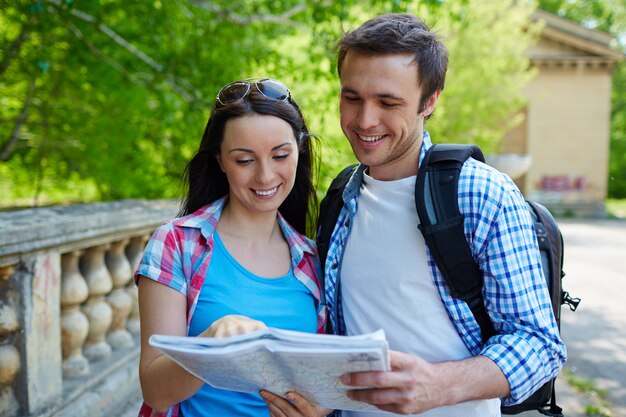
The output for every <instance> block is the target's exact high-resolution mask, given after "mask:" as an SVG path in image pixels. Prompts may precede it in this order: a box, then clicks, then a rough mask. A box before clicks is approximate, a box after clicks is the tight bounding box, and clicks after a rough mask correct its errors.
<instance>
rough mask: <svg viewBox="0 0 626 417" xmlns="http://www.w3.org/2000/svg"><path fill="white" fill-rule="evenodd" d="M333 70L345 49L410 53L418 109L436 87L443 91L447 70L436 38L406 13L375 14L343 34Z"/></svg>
mask: <svg viewBox="0 0 626 417" xmlns="http://www.w3.org/2000/svg"><path fill="white" fill-rule="evenodd" d="M337 46H338V47H339V53H338V56H337V71H338V73H339V76H340V77H341V64H342V63H343V61H344V59H345V57H346V55H347V53H348V51H354V52H358V53H363V54H371V55H382V54H407V53H410V54H414V55H415V62H416V63H417V77H418V82H419V86H420V87H421V88H422V97H420V109H419V111H420V112H421V111H423V110H424V108H425V106H426V102H427V101H428V99H429V98H430V96H432V95H433V94H435V92H436V91H437V90H440V91H441V90H443V87H444V84H445V80H446V71H447V69H448V51H447V49H446V47H445V45H444V44H443V43H442V42H441V39H440V37H439V36H438V35H437V34H435V33H433V32H431V30H430V28H429V27H428V25H426V23H424V22H423V21H422V20H420V19H419V18H417V17H416V16H413V15H410V14H406V13H392V14H385V15H381V16H376V17H374V18H373V19H370V20H368V21H367V22H365V23H363V24H362V25H361V26H359V27H358V28H357V29H355V30H353V31H351V32H348V33H346V34H345V35H344V36H343V37H342V38H341V39H340V40H339V42H337Z"/></svg>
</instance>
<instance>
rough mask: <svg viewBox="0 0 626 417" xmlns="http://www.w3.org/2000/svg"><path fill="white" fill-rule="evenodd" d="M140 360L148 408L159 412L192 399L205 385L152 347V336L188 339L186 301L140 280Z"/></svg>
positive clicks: (171, 290)
mask: <svg viewBox="0 0 626 417" xmlns="http://www.w3.org/2000/svg"><path fill="white" fill-rule="evenodd" d="M138 288H139V314H140V320H141V356H140V361H139V380H140V382H141V391H142V394H143V398H144V401H145V402H146V404H148V405H149V406H151V407H152V408H154V409H155V410H158V411H160V412H165V411H167V410H168V409H169V408H170V407H172V406H174V405H175V404H177V403H179V402H181V401H183V400H185V399H187V398H189V397H191V396H192V395H193V394H195V393H196V392H197V391H198V390H199V389H200V388H201V387H202V385H203V382H202V381H201V380H200V379H198V378H196V377H195V376H193V375H191V374H190V373H189V372H187V371H185V370H184V369H183V368H181V367H180V366H179V365H178V364H176V362H174V361H172V360H171V359H170V358H168V357H167V356H165V355H164V354H163V353H161V351H160V350H158V349H156V348H154V347H152V346H150V345H149V344H148V339H149V338H150V336H152V335H153V334H165V335H171V336H186V335H187V319H186V317H187V300H186V299H185V296H184V295H183V294H181V293H180V292H178V291H176V290H174V289H172V288H170V287H168V286H166V285H163V284H160V283H158V282H156V281H153V280H151V279H148V278H145V277H140V278H139V282H138Z"/></svg>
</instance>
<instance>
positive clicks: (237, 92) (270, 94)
mask: <svg viewBox="0 0 626 417" xmlns="http://www.w3.org/2000/svg"><path fill="white" fill-rule="evenodd" d="M252 85H254V86H255V87H256V89H257V91H258V92H259V93H261V94H262V95H263V96H265V97H267V98H271V99H273V100H280V101H284V100H287V99H288V98H289V97H291V93H290V92H289V89H288V88H287V86H286V85H285V84H283V83H281V82H280V81H278V80H273V79H271V78H249V79H245V80H241V81H235V82H233V83H230V84H228V85H226V86H224V87H222V89H221V90H220V91H219V93H217V101H218V102H219V103H220V104H222V105H226V104H229V103H234V102H235V101H239V100H242V99H244V98H245V97H246V96H247V95H248V93H249V92H250V86H252Z"/></svg>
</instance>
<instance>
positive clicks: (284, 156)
mask: <svg viewBox="0 0 626 417" xmlns="http://www.w3.org/2000/svg"><path fill="white" fill-rule="evenodd" d="M288 157H289V154H288V153H286V154H280V155H276V156H275V157H274V159H278V160H281V159H287V158H288Z"/></svg>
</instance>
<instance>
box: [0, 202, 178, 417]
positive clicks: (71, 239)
mask: <svg viewBox="0 0 626 417" xmlns="http://www.w3.org/2000/svg"><path fill="white" fill-rule="evenodd" d="M177 207H178V204H177V203H176V202H174V201H143V200H126V201H117V202H110V203H96V204H88V205H76V206H67V207H48V208H33V209H24V210H15V211H4V212H0V416H2V417H5V416H6V417H22V416H33V417H34V416H37V417H53V416H60V415H63V416H81V415H89V416H90V417H94V416H99V415H113V414H110V411H111V409H112V408H111V407H112V406H113V405H115V404H108V402H110V401H116V402H117V403H118V405H121V404H123V401H124V398H123V393H122V391H123V390H122V388H123V387H122V386H123V385H125V384H126V385H129V386H130V385H133V384H134V386H136V384H137V381H136V380H137V369H136V368H137V357H138V349H139V348H138V333H139V310H138V306H137V290H136V287H135V286H134V283H133V281H132V275H133V272H134V270H135V268H136V266H137V265H138V263H139V260H140V258H141V255H142V253H143V249H144V246H145V244H146V242H147V240H148V238H149V237H150V235H151V233H152V232H153V231H154V229H155V228H156V227H157V226H158V225H159V224H161V223H162V222H163V221H165V220H167V219H169V218H172V217H174V216H175V215H176V211H177ZM107 392H108V393H109V394H110V395H109V396H108V397H107V395H106V393H107ZM103 393H104V394H103ZM109 397H110V398H109ZM107 401H108V402H107ZM109 405H110V407H108V406H109Z"/></svg>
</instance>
